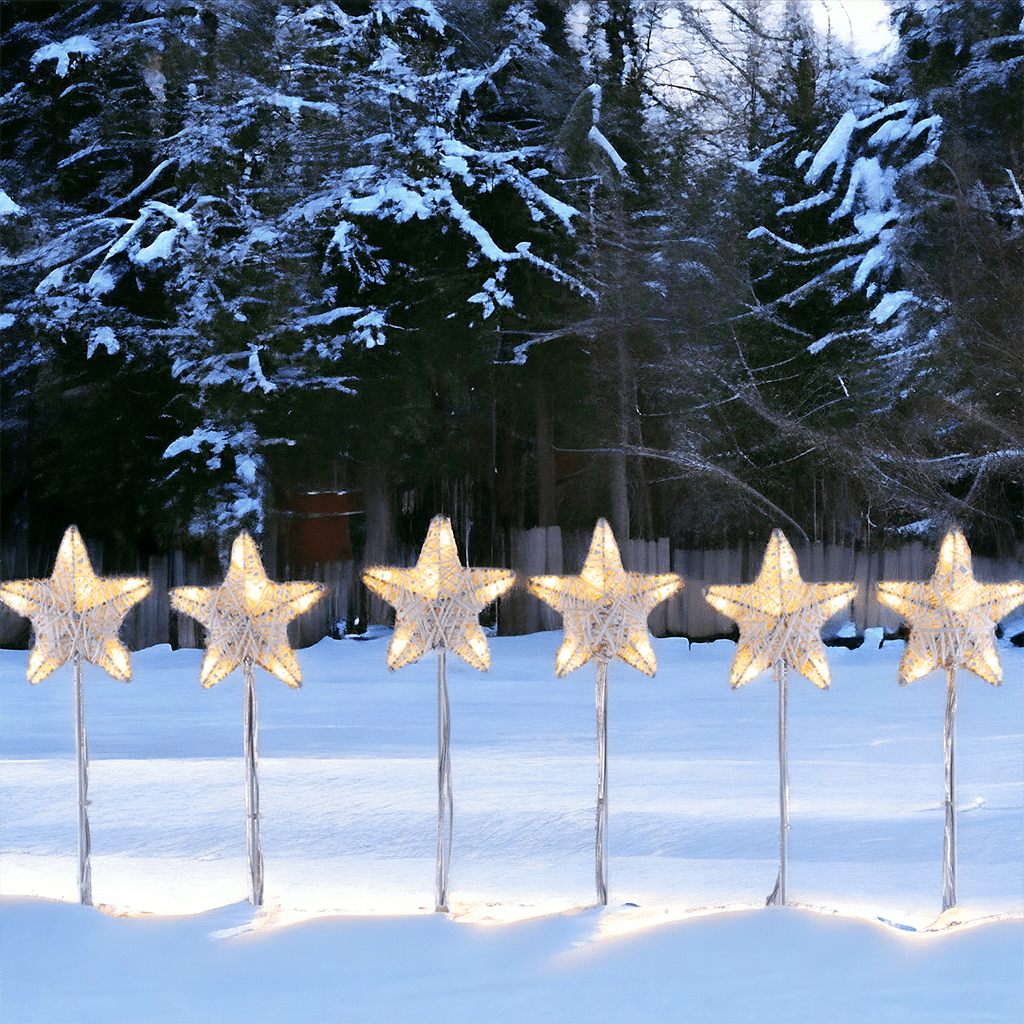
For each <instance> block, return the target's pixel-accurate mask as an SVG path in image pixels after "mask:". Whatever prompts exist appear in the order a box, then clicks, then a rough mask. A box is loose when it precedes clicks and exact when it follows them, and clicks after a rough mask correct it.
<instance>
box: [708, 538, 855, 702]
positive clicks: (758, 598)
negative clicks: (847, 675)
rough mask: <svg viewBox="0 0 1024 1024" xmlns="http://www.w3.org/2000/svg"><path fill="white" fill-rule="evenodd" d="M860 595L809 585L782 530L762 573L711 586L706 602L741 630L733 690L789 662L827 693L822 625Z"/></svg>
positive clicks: (844, 587)
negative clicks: (749, 580)
mask: <svg viewBox="0 0 1024 1024" xmlns="http://www.w3.org/2000/svg"><path fill="white" fill-rule="evenodd" d="M856 593H857V586H856V584H854V583H805V582H804V581H803V580H802V579H801V578H800V567H799V565H798V564H797V560H796V552H795V551H794V550H793V548H792V547H791V546H790V543H789V541H788V540H786V538H785V536H784V534H783V533H782V531H781V530H773V531H772V538H771V540H770V541H769V542H768V548H767V550H766V551H765V553H764V562H763V563H762V565H761V572H760V573H759V575H758V577H757V579H756V580H754V582H753V583H752V584H750V585H749V586H721V585H718V586H713V587H709V588H708V593H707V598H706V600H707V602H708V604H710V605H711V606H712V607H714V608H716V609H717V610H718V611H720V612H721V613H722V614H723V615H728V616H729V618H730V619H735V621H736V622H737V623H738V624H739V627H740V641H739V646H738V647H737V648H736V655H735V657H734V658H733V661H732V671H731V673H730V676H729V682H730V683H731V684H732V687H733V689H735V688H736V687H739V686H742V685H743V684H744V683H749V682H750V680H751V679H753V678H754V677H755V676H757V675H759V674H760V673H761V672H763V671H765V670H766V669H769V668H772V667H773V666H775V665H778V664H786V665H788V666H789V667H790V668H793V669H795V670H796V671H797V672H799V673H800V674H801V675H803V676H806V677H807V678H808V679H810V681H811V682H812V683H814V685H815V686H817V687H820V688H821V689H822V690H827V689H828V685H829V679H830V677H829V670H828V660H827V658H826V657H825V647H824V645H823V644H822V642H821V636H820V632H821V627H822V626H823V625H824V624H825V621H826V620H827V619H829V618H830V617H831V616H832V615H834V614H835V613H836V612H837V611H839V609H840V608H842V607H843V606H844V605H847V604H849V603H850V601H852V600H853V598H854V597H855V595H856Z"/></svg>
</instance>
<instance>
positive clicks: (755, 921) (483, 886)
mask: <svg viewBox="0 0 1024 1024" xmlns="http://www.w3.org/2000/svg"><path fill="white" fill-rule="evenodd" d="M193 440H198V439H193ZM197 447H198V444H197ZM378 632H380V631H378ZM387 640H388V636H387V634H386V632H385V633H384V635H378V636H375V637H374V638H373V639H369V640H352V639H349V640H344V641H335V640H330V639H326V640H323V641H321V642H320V643H319V644H317V645H316V646H315V647H312V648H308V649H306V650H302V651H300V652H299V660H300V664H301V666H302V672H303V680H304V687H303V689H302V690H301V691H299V692H295V691H292V690H289V689H288V688H287V687H285V686H283V685H281V684H280V683H278V682H277V680H275V679H272V678H271V677H270V676H268V675H267V674H265V673H263V672H262V671H259V672H258V673H257V688H258V692H259V700H260V715H259V721H260V783H261V811H262V820H263V845H264V851H265V856H266V872H265V874H266V887H267V890H266V891H267V901H266V907H265V910H264V913H263V914H261V915H257V914H255V913H254V912H253V910H252V908H251V907H249V906H248V905H247V904H245V903H244V902H243V901H244V897H245V891H246V890H245V887H246V877H245V871H246V868H245V796H244V767H243V763H242V757H241V752H242V737H241V720H242V686H241V679H240V676H239V675H238V673H235V674H234V675H232V676H231V677H229V679H227V680H226V681H224V682H223V683H221V684H219V685H217V686H216V687H214V688H212V689H211V690H203V689H202V688H201V687H200V686H199V683H198V677H199V666H200V662H201V660H202V651H198V650H179V651H173V652H172V651H171V650H170V648H169V647H167V646H160V647H153V648H149V649H147V650H144V651H140V652H138V653H136V654H135V655H133V662H134V677H133V681H132V682H131V684H130V685H127V686H125V685H122V684H118V683H115V682H113V681H112V680H111V679H110V678H109V677H107V676H106V675H104V674H103V673H102V672H101V671H100V670H98V669H95V668H94V667H93V666H91V665H86V666H85V713H86V722H87V727H88V736H89V744H90V753H91V758H92V760H91V770H90V790H89V796H90V801H91V804H90V809H89V810H90V820H91V826H92V849H93V892H94V897H95V899H96V901H97V903H99V904H103V910H104V911H105V913H104V912H101V911H100V910H93V909H89V908H81V907H78V906H77V905H74V900H75V899H76V885H75V863H76V850H77V826H76V813H75V801H76V790H75V767H74V738H73V733H74V730H73V710H72V709H73V704H72V693H71V690H72V687H71V671H70V668H69V667H68V666H65V667H64V668H62V669H60V670H58V672H57V673H55V674H54V675H53V676H51V677H50V678H48V679H47V680H45V681H44V682H43V683H41V684H39V685H38V686H35V687H33V686H30V685H29V684H28V683H27V682H26V681H25V664H26V655H25V652H23V651H0V680H2V683H0V685H2V697H3V704H4V725H3V731H2V733H0V755H2V758H3V760H2V762H0V769H2V771H0V798H2V800H3V806H4V815H3V818H2V820H0V850H2V857H3V871H2V874H0V891H2V893H3V894H4V897H5V902H4V913H3V948H4V1005H3V1019H4V1020H10V1021H12V1022H14V1021H18V1022H29V1021H51V1022H52V1021H81V1020H103V1021H105V1022H118V1021H132V1022H141V1021H150V1020H154V1021H155V1020H164V1021H180V1020H196V1021H214V1020H216V1021H232V1020H244V1021H247V1022H254V1024H255V1022H260V1021H294V1020H302V1021H321V1020H346V1021H347V1020H351V1021H368V1020H385V1021H391V1020H413V1019H414V1020H417V1021H420V1020H423V1021H432V1020H445V1021H461V1020H466V1021H470V1020H472V1021H502V1020H515V1021H519V1020H539V1021H544V1020H550V1021H577V1020H587V1019H589V1020H595V1021H619V1020H621V1021H641V1022H642V1021H665V1020H680V1021H712V1020H722V1021H726V1020H728V1021H742V1020H758V1021H782V1020H784V1021H800V1020H814V1021H820V1020H823V1019H828V1020H830V1021H832V1020H850V1021H853V1020H858V1021H859V1020H865V1019H877V1020H894V1021H896V1020H899V1021H915V1022H916V1021H1016V1020H1019V1019H1020V1014H1021V1012H1022V1010H1024V994H1022V979H1021V970H1020V958H1021V953H1022V946H1024V927H1022V923H1021V919H1022V917H1024V878H1022V871H1021V850H1022V844H1024V820H1022V813H1021V812H1022V809H1024V736H1022V729H1021V724H1020V723H1021V716H1020V710H1021V700H1022V696H1024V650H1021V649H1020V648H1016V647H1013V646H1011V645H1010V644H1009V642H1008V641H1006V640H1002V641H999V651H1000V656H1001V659H1002V663H1003V671H1004V679H1005V682H1004V685H1003V686H1002V687H1001V688H994V687H991V686H989V685H987V684H985V683H983V682H981V681H980V680H979V679H977V678H976V677H974V676H973V675H970V674H969V673H965V672H961V673H960V674H959V677H958V678H959V686H960V698H959V708H958V718H957V742H958V747H957V767H958V797H959V799H958V804H959V806H960V815H959V817H958V831H959V896H960V900H959V903H960V907H959V908H958V909H957V911H956V912H955V913H954V915H952V917H950V916H947V917H946V918H944V919H943V920H941V921H940V922H939V927H940V930H939V931H938V932H925V931H923V929H925V928H928V927H929V926H930V925H931V924H932V922H934V921H935V920H936V918H937V916H938V912H939V904H940V900H941V890H942V863H941V861H942V831H943V810H942V800H943V777H942V722H943V714H944V707H945V685H944V678H943V677H942V675H941V673H934V674H933V675H932V676H930V677H928V678H926V679H925V680H923V681H921V682H919V683H917V684H914V685H913V686H910V687H906V688H901V687H899V686H897V685H896V682H895V680H896V667H897V664H898V661H899V657H900V655H901V653H902V649H903V645H902V643H893V642H888V643H884V644H882V645H881V646H879V642H880V637H879V635H878V634H877V632H872V633H871V634H870V636H869V638H868V641H867V642H866V643H865V644H864V645H863V646H862V647H860V648H858V649H856V650H847V649H845V648H842V647H836V648H830V649H829V661H830V663H831V666H832V676H833V681H832V688H831V690H829V691H828V692H821V691H819V690H817V689H815V687H813V686H812V685H811V684H810V683H807V682H806V680H804V679H802V678H801V677H799V676H795V675H791V678H790V703H789V744H790V745H789V757H790V795H791V824H792V828H791V834H790V846H791V855H790V856H791V860H790V869H789V892H790V899H791V901H792V902H793V903H794V904H795V906H793V907H790V908H784V909H775V908H772V909H765V908H764V906H763V904H764V899H765V896H766V895H767V894H768V892H770V890H771V888H772V886H773V885H774V882H775V875H776V871H777V854H778V818H777V813H778V776H777V751H776V688H775V686H774V684H773V683H772V681H771V679H770V678H769V677H768V676H767V675H765V676H762V677H760V678H759V679H757V680H755V681H754V682H753V683H751V684H749V685H748V686H745V687H743V688H741V689H740V690H737V691H730V689H729V686H728V682H727V680H728V669H729V663H730V661H731V658H732V655H733V653H734V651H735V646H734V645H733V644H732V643H731V642H728V641H719V642H716V643H712V644H695V645H692V646H691V645H689V644H688V643H687V641H686V640H681V639H662V640H657V639H656V640H654V648H655V652H656V654H657V657H658V674H657V676H656V678H654V679H648V678H647V677H645V676H642V675H640V674H639V673H637V672H635V671H633V670H632V669H629V668H628V667H626V666H624V665H623V664H622V663H621V662H616V663H615V664H614V665H613V666H612V668H611V672H610V679H609V693H610V707H609V781H610V787H609V788H610V802H611V803H610V806H611V826H610V849H611V893H612V896H611V899H612V902H611V906H610V907H609V908H608V909H607V910H605V911H599V910H597V909H588V908H589V907H591V905H592V903H593V892H594V888H593V886H594V882H593V827H594V796H595V786H596V763H595V762H596V752H595V741H594V705H593V686H594V675H593V669H592V667H591V666H590V665H587V666H585V667H584V668H582V669H580V670H578V671H577V672H575V673H573V674H572V675H571V676H570V677H569V678H568V679H565V680H558V679H556V678H555V676H554V671H553V660H554V653H555V650H556V649H557V646H558V644H559V642H560V640H561V633H560V632H549V633H539V634H534V635H532V636H525V637H492V638H491V639H490V641H489V643H490V646H491V661H492V668H491V671H490V673H488V674H486V675H483V674H480V673H477V672H475V671H474V670H472V669H470V668H469V667H468V666H466V665H464V664H463V663H462V662H460V661H459V660H458V659H456V658H451V659H448V675H449V690H450V694H451V702H452V766H453V779H454V797H455V829H454V844H453V861H452V874H451V877H452V900H451V906H452V913H451V914H450V915H448V916H445V915H436V914H433V913H432V912H431V910H432V906H433V878H434V846H435V838H436V779H437V775H436V736H437V731H436V689H435V663H434V659H433V658H432V657H426V658H424V659H423V660H422V661H421V662H419V663H418V664H416V665H413V666H410V667H408V668H406V669H403V670H401V671H400V672H397V673H388V671H387V669H386V668H385V664H384V652H385V650H386V645H387ZM53 901H57V902H53ZM118 915H123V916H118ZM884 922H890V923H884ZM957 923H960V926H959V927H954V926H953V925H956V924H957ZM286 925H287V927H285V926H286ZM968 925H974V926H973V927H968ZM488 926H490V927H488ZM909 929H916V930H913V931H911V930H909ZM156 964H159V965H160V967H159V969H158V970H155V969H154V965H156Z"/></svg>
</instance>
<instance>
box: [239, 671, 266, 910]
mask: <svg viewBox="0 0 1024 1024" xmlns="http://www.w3.org/2000/svg"><path fill="white" fill-rule="evenodd" d="M243 671H244V674H245V714H244V720H243V730H244V733H245V845H246V849H247V851H248V854H249V902H250V903H251V904H252V905H253V906H254V907H261V906H263V844H262V842H261V841H260V785H259V781H258V779H257V777H256V761H257V749H256V747H257V739H258V735H259V723H258V720H257V707H256V682H255V680H254V679H253V671H252V662H251V661H248V660H246V661H245V662H244V663H243Z"/></svg>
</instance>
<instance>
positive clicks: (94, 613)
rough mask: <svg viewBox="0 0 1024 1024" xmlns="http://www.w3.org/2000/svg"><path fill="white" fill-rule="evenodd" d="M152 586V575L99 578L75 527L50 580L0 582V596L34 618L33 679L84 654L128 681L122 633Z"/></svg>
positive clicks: (30, 664)
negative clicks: (132, 610)
mask: <svg viewBox="0 0 1024 1024" xmlns="http://www.w3.org/2000/svg"><path fill="white" fill-rule="evenodd" d="M149 590H150V584H149V580H147V579H139V578H122V577H116V576H97V575H96V574H95V573H94V572H93V569H92V564H91V563H90V561H89V554H88V552H87V551H86V549H85V544H84V542H83V541H82V535H81V534H80V533H79V532H78V527H77V526H69V527H68V528H67V530H66V531H65V532H64V537H63V538H62V539H61V542H60V547H59V549H58V550H57V559H56V561H55V562H54V566H53V572H52V573H51V575H50V577H49V578H48V579H43V580H16V581H12V582H9V583H0V600H2V601H4V603H5V604H8V605H10V607H11V608H13V609H14V610H15V611H16V612H18V613H19V614H21V615H27V616H28V617H29V618H30V619H31V620H32V628H33V630H34V631H35V643H34V644H33V646H32V650H31V652H30V653H29V659H28V681H29V682H30V683H38V682H40V681H41V680H43V679H45V678H46V677H47V676H48V675H49V674H50V673H51V672H53V671H54V670H55V669H58V668H60V666H61V665H63V664H64V663H65V662H66V661H67V660H68V659H69V658H71V657H73V656H74V655H75V654H78V655H81V657H83V658H84V659H85V660H86V661H91V662H92V663H93V664H94V665H99V667H100V668H102V669H104V671H106V672H108V673H109V674H110V675H111V676H113V677H114V678H115V679H117V680H120V681H122V682H128V681H129V680H130V679H131V675H132V666H131V657H130V655H129V654H128V649H127V648H126V647H125V646H124V645H123V644H122V643H121V642H120V641H119V640H118V639H117V632H118V629H119V628H120V626H121V622H122V621H123V620H124V617H125V615H126V614H127V613H128V610H129V608H131V607H132V605H134V604H136V603H137V602H139V601H141V600H142V599H143V598H144V597H145V596H146V595H147V594H148V593H149Z"/></svg>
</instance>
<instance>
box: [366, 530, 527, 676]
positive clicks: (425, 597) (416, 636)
mask: <svg viewBox="0 0 1024 1024" xmlns="http://www.w3.org/2000/svg"><path fill="white" fill-rule="evenodd" d="M515 576H516V574H515V573H514V572H512V571H510V570H508V569H466V568H464V567H463V565H462V563H461V562H460V561H459V553H458V549H457V548H456V546H455V535H454V534H453V533H452V524H451V521H450V520H449V519H448V518H447V517H446V516H435V517H434V518H433V519H432V520H431V521H430V529H429V530H428V531H427V539H426V540H425V541H424V542H423V547H422V548H421V549H420V555H419V558H418V559H417V560H416V564H415V565H414V566H413V567H412V568H411V569H397V568H384V567H381V566H372V567H370V568H369V569H367V570H366V571H365V572H364V573H363V582H364V583H365V584H366V586H367V587H369V589H370V590H372V591H373V592H374V593H375V594H376V595H377V596H378V597H380V598H382V599H383V600H385V601H387V603H388V604H390V605H392V606H393V607H394V609H395V632H394V635H393V636H392V638H391V644H390V646H389V647H388V657H387V664H388V668H389V669H391V670H392V671H393V670H394V669H398V668H402V667H403V666H405V665H410V664H412V663H413V662H414V661H418V660H419V659H420V658H422V657H423V655H424V654H426V653H427V651H430V650H434V649H435V648H444V649H445V650H449V651H452V652H454V653H455V654H457V655H459V657H460V658H464V659H465V660H466V661H468V662H469V664H470V665H472V666H473V668H477V669H479V670H480V671H481V672H486V671H487V670H488V668H489V667H490V664H491V655H490V652H489V651H488V649H487V640H486V638H485V637H484V633H483V630H482V629H481V628H480V621H479V618H478V616H479V614H480V612H481V611H483V609H484V608H486V607H487V605H489V604H490V603H491V602H492V601H494V600H495V599H497V598H498V597H500V596H501V595H502V594H504V593H505V592H506V591H507V590H508V589H509V588H510V587H511V586H512V584H513V582H514V581H515Z"/></svg>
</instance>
